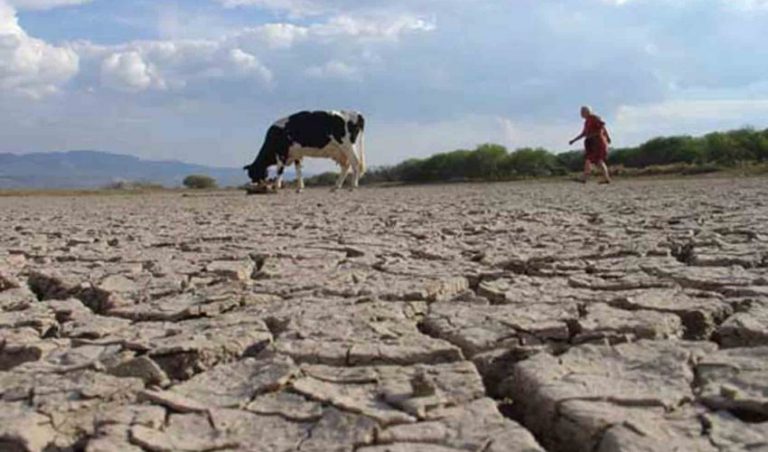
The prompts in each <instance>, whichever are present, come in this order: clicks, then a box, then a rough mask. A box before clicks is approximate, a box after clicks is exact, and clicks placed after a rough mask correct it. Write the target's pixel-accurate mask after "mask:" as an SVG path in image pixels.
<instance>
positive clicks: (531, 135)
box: [0, 0, 768, 171]
mask: <svg viewBox="0 0 768 452" xmlns="http://www.w3.org/2000/svg"><path fill="white" fill-rule="evenodd" d="M766 42H768V0H562V1H554V0H366V1H360V0H323V1H321V0H0V152H13V153H29V152H47V151H61V150H74V149H95V150H105V151H111V152H118V153H124V154H131V155H136V156H139V157H142V158H146V159H174V160H182V161H186V162H190V163H199V164H206V165H212V166H228V167H236V166H242V165H244V164H246V163H248V162H250V161H252V160H253V158H254V156H255V154H256V153H257V152H258V149H259V147H260V146H261V143H262V141H263V138H264V134H265V132H266V129H267V128H268V126H269V125H270V124H271V123H272V122H274V121H275V120H276V119H278V118H281V117H284V116H287V115H288V114H290V113H293V112H295V111H299V110H305V109H310V110H326V109H327V110H333V109H349V110H358V111H361V112H363V114H364V115H365V116H366V118H367V123H368V124H367V132H366V157H367V161H368V163H369V166H371V165H373V166H376V165H387V164H394V163H398V162H400V161H402V160H404V159H407V158H412V157H425V156H428V155H431V154H433V153H436V152H444V151H450V150H454V149H459V148H469V149H471V148H474V147H475V146H476V145H478V144H481V143H487V142H493V143H500V144H503V145H505V146H507V147H508V148H510V149H515V148H519V147H527V146H530V147H538V146H543V147H546V148H548V149H550V150H552V151H556V152H559V151H565V150H569V146H568V140H569V139H570V138H572V137H573V136H575V135H576V134H578V132H579V131H580V128H581V120H580V118H579V116H578V113H579V107H580V106H581V105H584V104H587V105H590V106H592V107H593V109H594V110H595V111H596V112H597V113H598V114H599V115H601V116H602V117H603V119H605V120H606V122H607V123H608V126H609V129H610V131H611V135H612V137H613V138H614V145H615V146H631V145H636V144H639V143H641V142H643V141H644V140H647V139H649V138H652V137H654V136H659V135H672V134H692V135H699V134H703V133H706V132H709V131H713V130H727V129H733V128H739V127H744V126H752V127H756V128H760V129H762V128H766V127H768V46H767V45H766V44H765V43H766ZM572 149H575V148H572ZM328 165H329V164H328V163H323V162H318V161H315V162H309V164H308V165H307V167H308V170H309V171H313V170H315V171H318V170H325V169H328V168H329V166H328Z"/></svg>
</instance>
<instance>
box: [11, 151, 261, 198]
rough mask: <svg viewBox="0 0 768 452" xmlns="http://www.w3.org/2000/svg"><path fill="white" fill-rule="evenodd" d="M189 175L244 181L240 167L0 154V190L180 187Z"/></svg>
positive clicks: (95, 154)
mask: <svg viewBox="0 0 768 452" xmlns="http://www.w3.org/2000/svg"><path fill="white" fill-rule="evenodd" d="M190 174H205V175H207V176H210V177H213V178H214V179H216V181H217V182H218V184H219V186H222V187H225V186H237V185H242V184H244V183H246V182H248V176H247V174H246V173H245V171H243V170H242V169H241V168H226V167H212V166H206V165H198V164H193V163H186V162H182V161H180V160H145V159H142V158H140V157H136V156H133V155H127V154H120V153H116V152H110V151H99V150H88V149H84V150H69V151H50V152H35V153H28V154H15V153H8V152H5V153H0V188H2V189H18V188H22V189H23V188H48V189H56V188H62V189H63V188H101V187H106V186H108V185H111V184H114V183H117V182H142V183H153V184H160V185H163V186H166V187H177V186H180V185H181V183H182V181H183V180H184V178H185V177H186V176H189V175H190Z"/></svg>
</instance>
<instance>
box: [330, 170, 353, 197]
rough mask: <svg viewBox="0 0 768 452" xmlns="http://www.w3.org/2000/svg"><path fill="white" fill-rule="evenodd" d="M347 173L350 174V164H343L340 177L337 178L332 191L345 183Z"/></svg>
mask: <svg viewBox="0 0 768 452" xmlns="http://www.w3.org/2000/svg"><path fill="white" fill-rule="evenodd" d="M347 174H349V165H343V166H342V167H341V173H339V178H338V179H337V180H336V185H335V186H334V187H333V189H332V191H336V190H338V189H340V188H341V187H342V186H343V185H344V181H345V180H346V179H347Z"/></svg>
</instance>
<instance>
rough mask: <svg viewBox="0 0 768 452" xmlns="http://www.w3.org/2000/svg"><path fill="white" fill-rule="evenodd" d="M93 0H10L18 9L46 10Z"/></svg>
mask: <svg viewBox="0 0 768 452" xmlns="http://www.w3.org/2000/svg"><path fill="white" fill-rule="evenodd" d="M91 1H92V0H8V3H9V4H10V5H11V6H13V7H14V8H16V9H29V10H45V9H51V8H58V7H61V6H76V5H82V4H84V3H90V2H91Z"/></svg>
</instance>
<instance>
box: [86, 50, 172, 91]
mask: <svg viewBox="0 0 768 452" xmlns="http://www.w3.org/2000/svg"><path fill="white" fill-rule="evenodd" d="M101 77H102V80H103V82H104V84H105V85H106V86H109V87H112V88H115V89H120V90H126V91H143V90H145V89H148V88H150V87H152V86H154V87H155V88H158V89H165V88H166V83H165V81H164V80H163V79H162V78H160V77H159V76H158V75H157V74H156V71H155V70H154V69H153V68H151V67H150V65H149V64H147V62H146V61H144V58H142V56H141V54H140V53H139V52H137V51H130V52H119V53H113V54H112V55H110V56H109V57H107V58H106V59H105V60H104V61H103V62H102V65H101Z"/></svg>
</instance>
